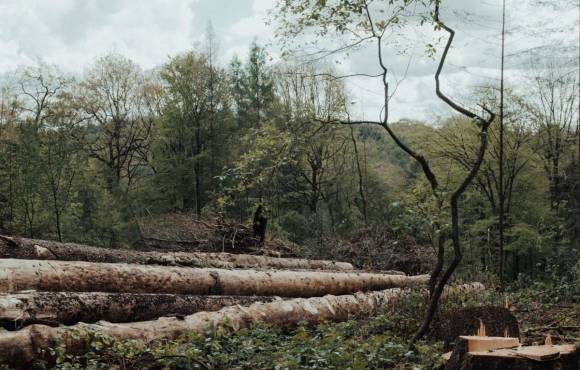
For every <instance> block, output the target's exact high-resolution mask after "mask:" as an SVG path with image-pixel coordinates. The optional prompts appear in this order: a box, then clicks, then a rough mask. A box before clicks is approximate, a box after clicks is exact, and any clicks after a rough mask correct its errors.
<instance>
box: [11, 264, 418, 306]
mask: <svg viewBox="0 0 580 370" xmlns="http://www.w3.org/2000/svg"><path fill="white" fill-rule="evenodd" d="M427 280H428V276H427V275H420V276H401V275H385V274H374V273H349V272H318V271H303V272H297V271H277V270H269V271H259V270H225V269H208V268H188V267H161V266H143V265H130V264H121V263H92V262H65V261H35V260H16V259H4V260H0V292H3V293H15V292H18V291H22V290H36V291H49V292H110V293H166V294H208V295H261V296H280V297H317V296H323V295H325V294H350V293H354V292H358V291H373V290H382V289H387V288H395V287H413V286H421V285H425V284H426V283H427Z"/></svg>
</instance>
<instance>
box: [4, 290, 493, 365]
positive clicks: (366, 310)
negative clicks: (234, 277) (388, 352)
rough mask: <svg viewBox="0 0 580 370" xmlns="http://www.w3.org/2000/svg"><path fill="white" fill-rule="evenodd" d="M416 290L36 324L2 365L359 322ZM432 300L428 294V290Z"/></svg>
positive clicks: (10, 335) (9, 347) (8, 339)
mask: <svg viewBox="0 0 580 370" xmlns="http://www.w3.org/2000/svg"><path fill="white" fill-rule="evenodd" d="M483 290H484V287H483V285H482V284H479V283H472V284H467V285H462V286H458V287H450V288H447V289H446V290H445V292H444V296H443V298H446V297H448V296H450V295H458V294H466V293H470V292H471V293H473V292H478V291H483ZM410 292H411V291H410V290H406V289H387V290H383V291H379V292H371V293H357V294H353V295H343V296H332V295H327V296H324V297H316V298H308V299H303V298H297V299H291V300H284V301H274V302H270V303H254V304H252V305H251V306H249V307H242V306H231V307H226V308H223V309H221V310H219V311H217V312H198V313H195V314H193V315H189V316H186V317H183V318H175V317H162V318H160V319H158V320H154V321H143V322H137V323H127V324H112V323H107V322H100V323H98V324H77V325H74V326H71V327H68V328H63V327H59V328H53V327H50V326H46V325H31V326H28V327H26V328H24V329H22V330H19V331H12V332H4V333H0V362H1V361H4V362H7V363H9V364H11V365H13V366H25V365H29V364H30V363H32V362H33V360H35V359H46V360H49V361H50V360H51V358H50V355H49V353H48V351H47V349H48V348H50V347H52V346H54V345H55V344H56V342H57V341H58V340H62V342H63V344H64V345H65V350H66V352H67V353H71V354H80V353H84V352H86V351H87V350H88V343H87V342H88V340H90V338H91V332H93V331H99V332H100V333H102V334H104V335H108V336H111V337H113V338H116V339H139V340H143V341H145V342H151V341H154V340H161V339H176V338H178V337H179V336H181V335H183V334H186V333H188V332H195V333H199V334H202V335H205V334H208V333H209V332H211V330H212V328H215V327H216V326H220V325H228V326H229V327H230V328H231V329H232V330H238V329H240V328H244V327H247V326H249V325H250V324H251V323H256V322H262V323H268V324H272V325H276V326H279V327H292V326H296V325H298V324H299V323H301V322H307V323H320V322H324V321H334V322H338V321H346V320H349V319H351V318H355V317H369V316H372V315H375V314H376V313H377V312H378V311H379V310H380V309H388V308H390V307H396V305H397V303H398V302H399V301H400V300H401V298H403V297H405V296H406V295H408V294H409V293H410ZM423 292H424V294H425V295H427V291H426V290H423Z"/></svg>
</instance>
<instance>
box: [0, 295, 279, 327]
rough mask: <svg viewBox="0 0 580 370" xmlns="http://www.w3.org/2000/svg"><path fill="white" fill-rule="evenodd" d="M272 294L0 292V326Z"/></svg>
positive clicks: (144, 313)
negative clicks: (200, 294) (201, 294)
mask: <svg viewBox="0 0 580 370" xmlns="http://www.w3.org/2000/svg"><path fill="white" fill-rule="evenodd" d="M275 299H277V298H276V297H259V296H199V295H176V294H130V293H69V292H49V293H46V292H33V293H20V294H0V327H4V328H6V329H9V330H14V329H18V328H21V327H24V326H28V325H31V324H37V323H42V324H47V325H51V326H53V325H58V324H65V325H72V324H76V323H78V322H85V323H93V322H97V321H99V320H105V321H109V322H131V321H145V320H152V319H155V318H157V317H161V316H178V317H179V316H184V315H191V314H193V313H196V312H200V311H217V310H219V309H221V308H223V307H227V306H233V305H249V304H251V303H254V302H271V301H273V300H275Z"/></svg>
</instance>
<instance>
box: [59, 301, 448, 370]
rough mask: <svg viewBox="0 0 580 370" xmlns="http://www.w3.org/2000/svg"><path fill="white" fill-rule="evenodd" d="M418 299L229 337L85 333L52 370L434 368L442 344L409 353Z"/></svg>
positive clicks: (221, 331) (225, 333)
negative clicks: (81, 350) (79, 346)
mask: <svg viewBox="0 0 580 370" xmlns="http://www.w3.org/2000/svg"><path fill="white" fill-rule="evenodd" d="M422 304H424V299H422V298H420V297H419V296H415V295H411V296H409V297H408V298H405V299H403V302H402V307H401V310H400V313H393V312H385V313H384V314H381V315H378V316H377V317H373V318H370V319H368V320H363V321H354V320H353V321H348V322H343V323H336V324H331V323H323V324H319V325H316V326H308V325H300V326H298V327H297V328H295V329H291V330H282V329H280V328H276V327H271V326H267V325H253V326H251V327H249V328H246V329H242V330H239V331H237V332H235V333H232V332H231V331H230V330H229V329H228V328H227V327H218V328H215V329H214V330H213V332H212V334H211V335H210V336H207V337H202V336H199V335H196V334H188V335H185V336H183V337H181V338H180V339H179V340H177V341H172V342H168V343H167V342H166V343H160V342H156V343H154V344H152V345H149V346H144V345H143V343H142V342H139V341H115V340H112V339H111V338H108V337H104V336H102V335H101V334H99V333H92V334H91V339H90V341H89V343H90V344H89V345H90V347H91V352H89V353H87V354H86V355H83V356H68V355H64V354H63V351H62V349H63V347H62V345H61V346H60V347H59V346H57V348H56V349H55V354H56V355H57V359H58V365H57V368H59V369H77V368H87V369H105V368H109V367H110V366H111V365H113V364H121V363H123V364H124V365H125V366H126V368H140V367H143V366H144V365H147V366H153V367H154V368H168V369H200V368H201V369H256V368H259V369H368V368H375V369H378V368H389V369H435V368H437V366H439V365H441V364H442V359H441V357H440V355H441V346H440V344H439V343H436V342H420V343H418V345H417V347H416V349H415V350H412V351H411V350H409V348H408V339H409V338H408V335H409V333H412V330H414V328H415V327H416V326H417V325H419V322H418V318H417V317H416V315H415V314H414V312H416V309H417V307H418V305H422Z"/></svg>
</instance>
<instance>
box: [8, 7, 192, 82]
mask: <svg viewBox="0 0 580 370" xmlns="http://www.w3.org/2000/svg"><path fill="white" fill-rule="evenodd" d="M194 3H195V0H172V1H171V6H168V3H167V1H165V0H148V1H147V2H143V1H139V0H118V1H117V0H83V1H75V0H20V1H18V2H16V1H14V2H10V3H8V2H4V3H3V4H2V5H0V45H9V46H10V48H9V50H10V53H11V54H10V57H11V58H14V60H17V61H19V62H18V63H19V64H20V63H30V61H33V60H36V59H41V60H43V61H45V62H48V63H55V64H57V65H59V66H61V67H64V69H67V70H72V71H80V70H82V68H83V67H85V66H86V65H87V64H89V63H90V62H91V61H92V60H93V59H94V58H95V57H96V56H98V55H102V54H105V53H108V52H112V51H115V52H119V53H123V54H125V55H126V56H127V57H129V58H131V59H133V60H135V62H137V63H139V64H140V65H142V66H143V67H145V68H150V67H153V66H154V65H156V64H159V63H162V62H164V61H165V60H166V58H167V56H168V55H171V54H176V53H178V52H181V51H183V50H185V49H187V48H190V47H191V45H192V38H191V36H192V32H191V29H192V27H193V22H194V19H195V18H194V14H193V10H192V9H193V8H192V5H193V4H194ZM0 55H1V56H2V61H0V69H1V70H2V71H6V69H8V68H13V66H12V65H10V64H11V63H7V62H5V59H6V58H8V56H4V53H3V54H0ZM12 64H13V63H12Z"/></svg>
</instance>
